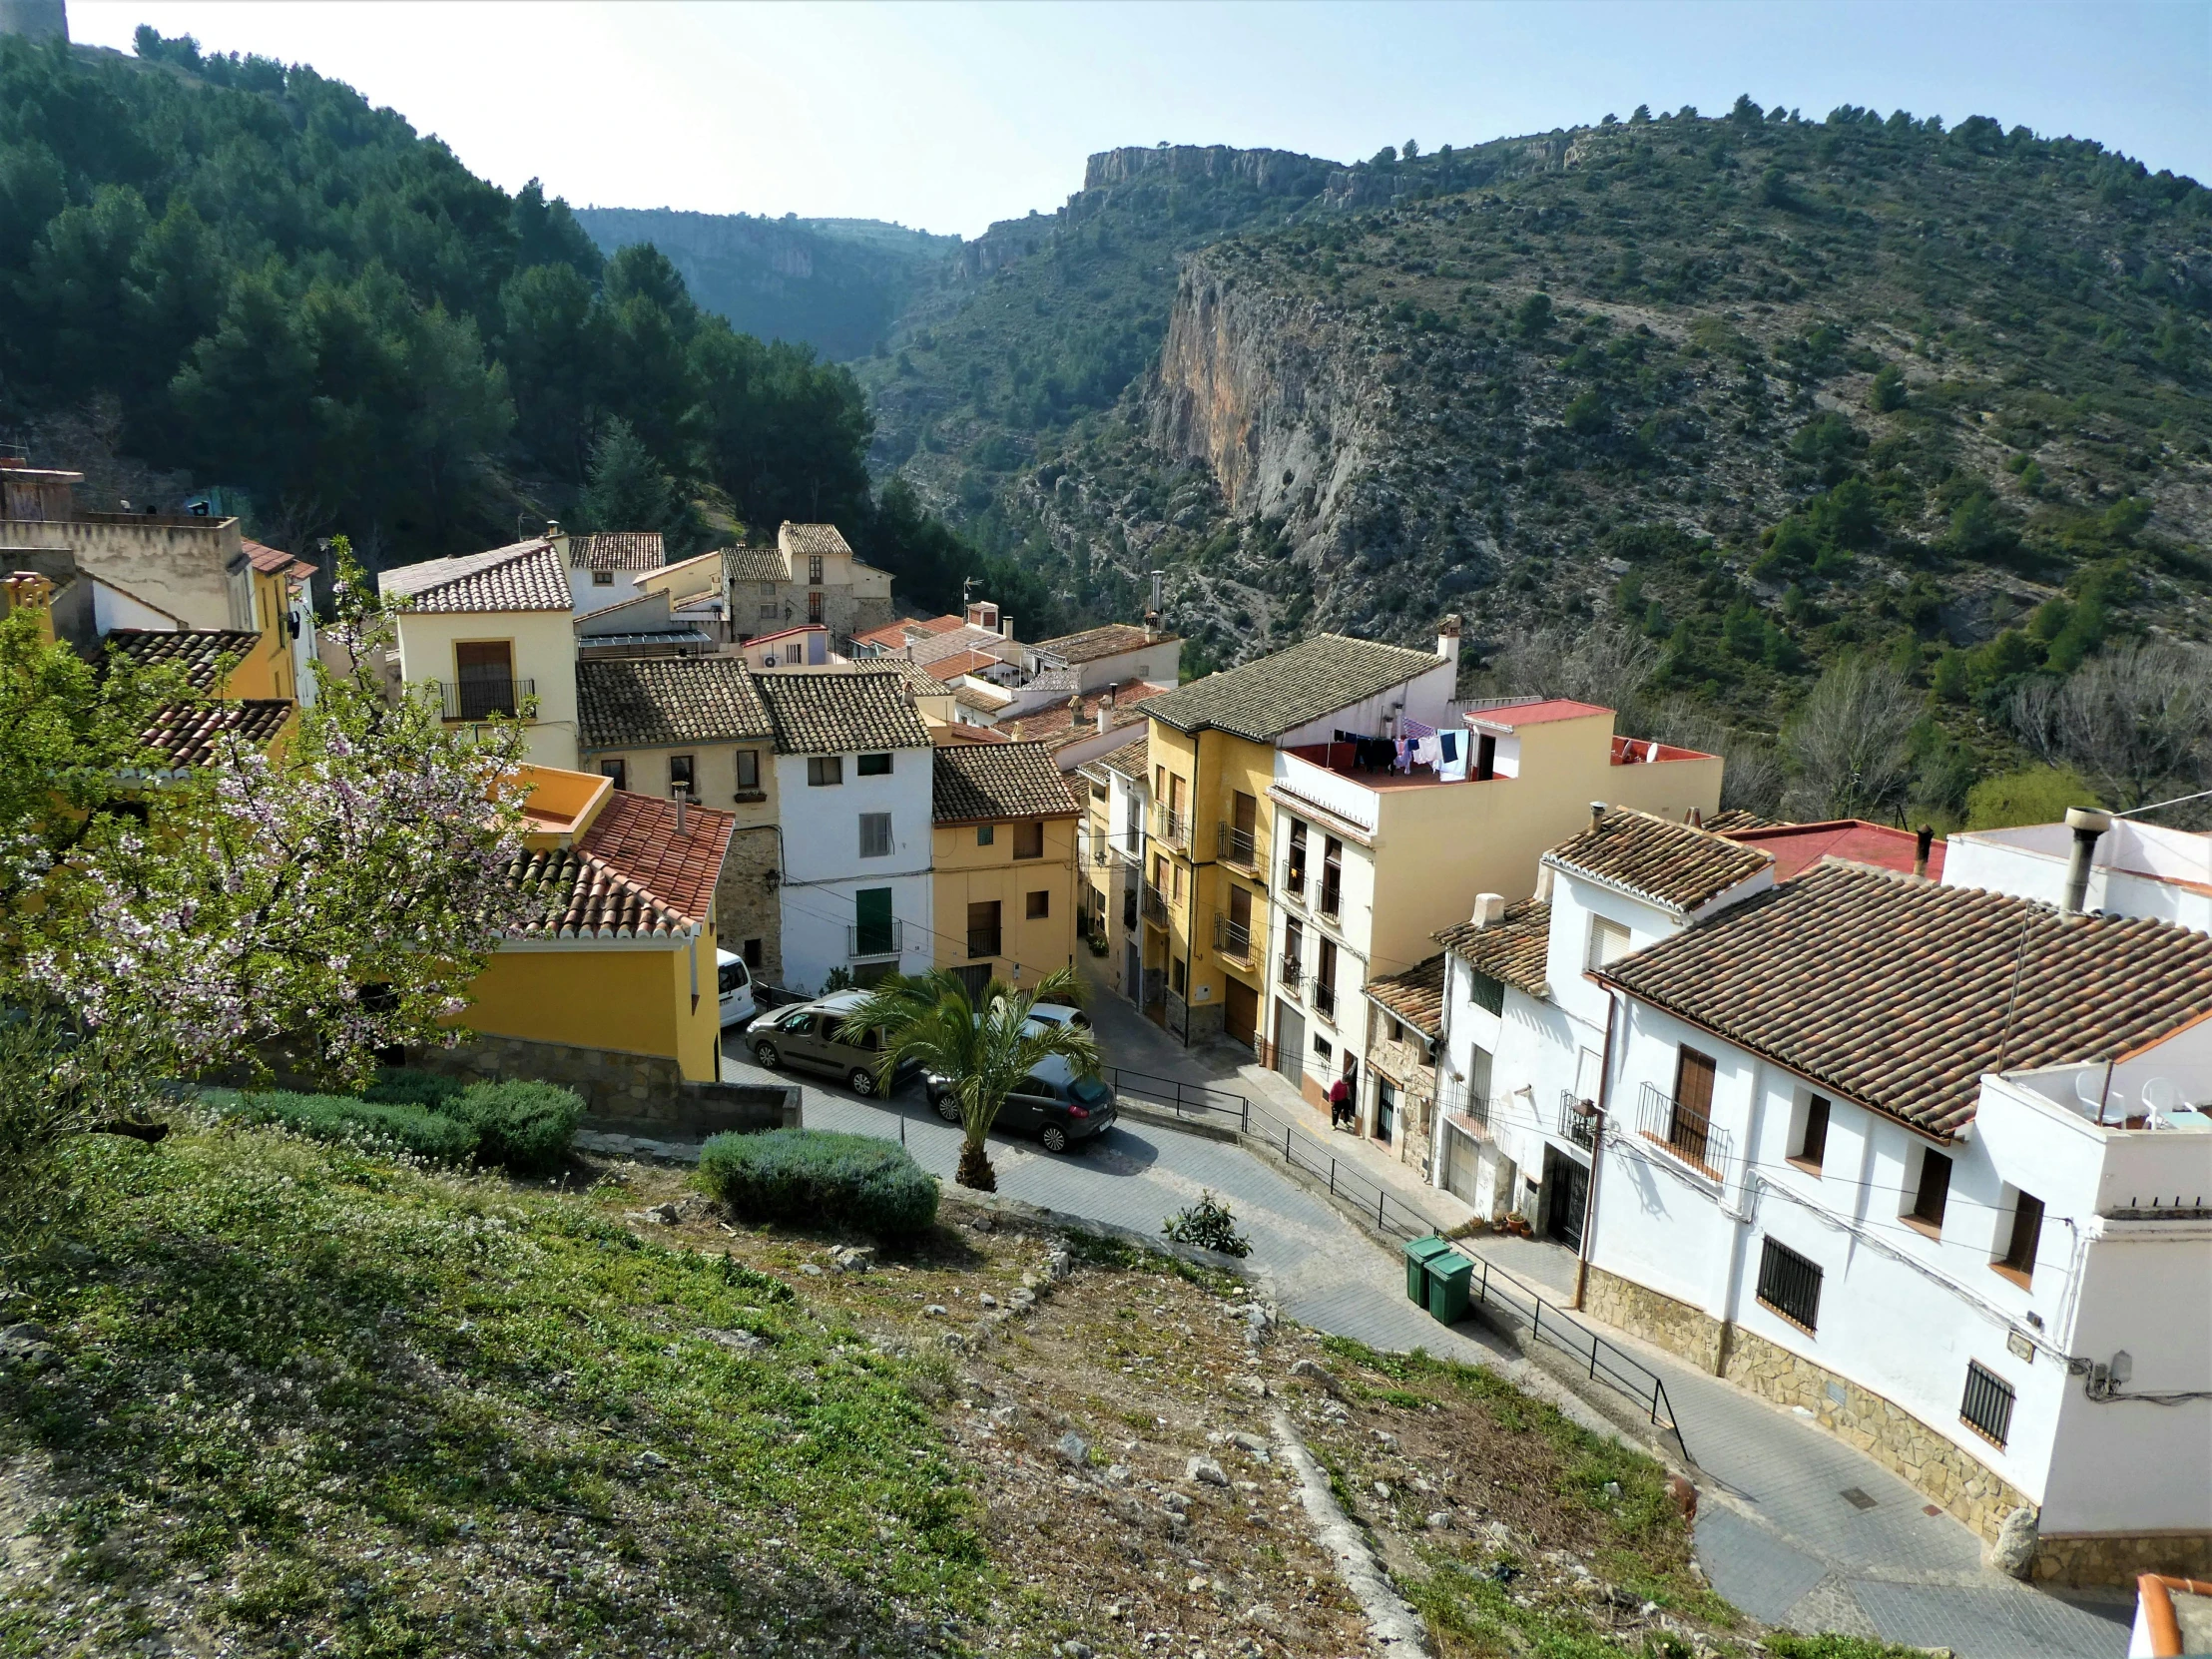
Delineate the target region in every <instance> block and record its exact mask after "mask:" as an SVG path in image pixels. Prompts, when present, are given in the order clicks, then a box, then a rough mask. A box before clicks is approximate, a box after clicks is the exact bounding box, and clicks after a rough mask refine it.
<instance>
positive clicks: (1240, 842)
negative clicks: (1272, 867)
mask: <svg viewBox="0 0 2212 1659" xmlns="http://www.w3.org/2000/svg"><path fill="white" fill-rule="evenodd" d="M1215 833H1216V836H1217V842H1216V844H1217V846H1218V848H1219V850H1218V852H1217V853H1216V856H1217V857H1219V858H1220V859H1221V861H1222V862H1223V863H1225V864H1241V865H1243V866H1244V867H1245V868H1247V869H1257V868H1258V867H1259V865H1260V857H1259V849H1258V844H1257V842H1256V840H1255V838H1254V835H1253V831H1251V830H1239V829H1238V828H1237V827H1236V826H1234V825H1230V824H1223V825H1219V826H1217V827H1216V830H1215Z"/></svg>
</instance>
